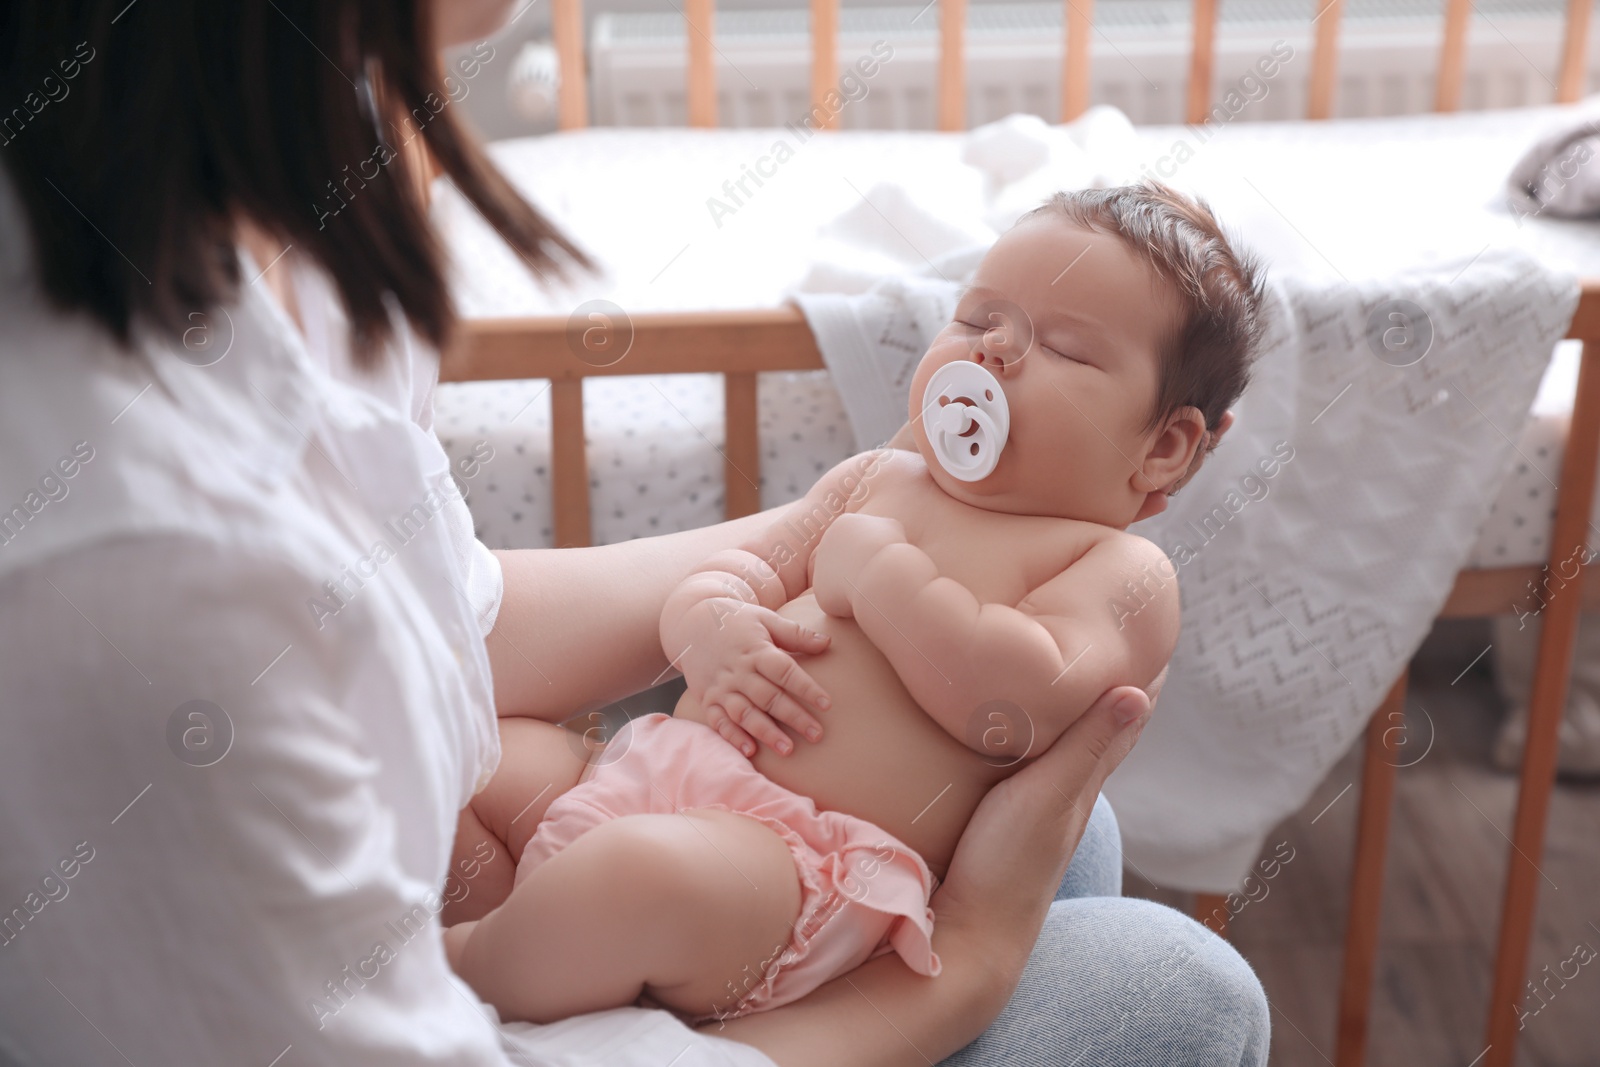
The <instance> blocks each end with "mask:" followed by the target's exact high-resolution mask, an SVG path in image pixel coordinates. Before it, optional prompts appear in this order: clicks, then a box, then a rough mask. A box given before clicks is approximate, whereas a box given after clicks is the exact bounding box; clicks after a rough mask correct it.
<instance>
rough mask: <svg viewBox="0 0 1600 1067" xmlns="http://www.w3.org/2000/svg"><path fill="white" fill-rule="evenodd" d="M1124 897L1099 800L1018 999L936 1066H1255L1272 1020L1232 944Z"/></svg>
mask: <svg viewBox="0 0 1600 1067" xmlns="http://www.w3.org/2000/svg"><path fill="white" fill-rule="evenodd" d="M1121 893H1122V836H1121V834H1120V833H1119V832H1118V830H1117V818H1116V816H1115V815H1113V814H1112V812H1111V805H1110V804H1108V803H1106V800H1105V798H1104V797H1101V798H1100V800H1099V802H1098V803H1097V804H1096V805H1095V808H1094V812H1093V814H1092V815H1091V816H1090V819H1089V826H1088V829H1087V830H1085V831H1084V835H1083V841H1082V843H1080V844H1079V845H1078V851H1077V852H1076V853H1075V854H1074V855H1073V857H1072V864H1071V866H1070V867H1068V868H1067V875H1066V877H1065V878H1064V879H1062V882H1061V888H1060V890H1059V891H1057V893H1056V901H1055V903H1054V904H1052V905H1051V906H1050V915H1049V917H1048V918H1047V919H1046V920H1045V924H1044V929H1043V931H1041V932H1040V934H1039V942H1038V944H1036V945H1035V946H1034V949H1033V955H1032V956H1031V957H1030V958H1029V960H1028V965H1027V967H1026V969H1024V971H1023V973H1022V981H1021V983H1019V984H1018V986H1017V991H1016V992H1015V993H1014V994H1013V995H1012V997H1011V1002H1010V1003H1009V1004H1007V1005H1006V1007H1005V1010H1004V1011H1002V1012H1001V1013H1000V1017H999V1018H997V1019H996V1020H995V1021H994V1023H993V1025H991V1026H990V1027H989V1029H988V1030H986V1031H984V1033H983V1034H982V1035H980V1036H979V1038H978V1039H977V1040H976V1041H974V1042H973V1043H972V1044H970V1045H968V1046H967V1047H966V1048H964V1049H962V1050H961V1051H960V1052H957V1053H956V1054H955V1055H954V1056H951V1057H950V1058H949V1059H947V1060H944V1061H943V1063H942V1064H941V1065H940V1067H1224V1065H1226V1067H1259V1065H1261V1064H1265V1063H1266V1062H1267V1045H1268V1041H1269V1038H1270V1037H1271V1029H1272V1026H1271V1018H1270V1017H1269V1015H1268V1011H1267V997H1266V994H1265V993H1264V992H1263V991H1262V989H1261V983H1260V981H1258V980H1257V978H1256V976H1255V972H1254V971H1252V970H1251V969H1250V965H1249V964H1248V963H1246V962H1245V961H1244V959H1243V958H1242V957H1240V955H1239V953H1237V952H1236V951H1234V949H1233V946H1231V945H1229V944H1228V943H1227V942H1226V941H1224V940H1222V939H1221V938H1220V937H1218V936H1217V935H1216V934H1213V933H1212V932H1211V931H1210V930H1207V929H1206V928H1205V927H1203V926H1201V925H1200V924H1199V923H1197V922H1195V921H1194V920H1193V919H1190V918H1189V917H1188V916H1186V915H1183V914H1182V913H1180V912H1177V911H1174V910H1172V909H1171V908H1169V907H1166V906H1165V905H1161V904H1156V903H1153V902H1151V901H1147V900H1131V899H1125V898H1124V897H1122V896H1121Z"/></svg>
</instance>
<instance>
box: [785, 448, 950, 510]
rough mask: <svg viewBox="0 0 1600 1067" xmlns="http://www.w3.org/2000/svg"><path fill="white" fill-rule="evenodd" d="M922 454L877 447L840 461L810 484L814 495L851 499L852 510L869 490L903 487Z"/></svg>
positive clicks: (877, 490)
mask: <svg viewBox="0 0 1600 1067" xmlns="http://www.w3.org/2000/svg"><path fill="white" fill-rule="evenodd" d="M921 462H922V457H921V456H919V455H917V454H916V453H915V452H907V451H905V450H903V449H898V448H887V447H885V448H876V449H870V450H868V451H866V452H858V453H856V454H855V455H853V456H850V457H849V458H848V459H845V460H842V461H840V462H839V463H838V464H836V465H835V466H834V467H833V469H832V470H830V471H828V472H827V473H826V474H824V475H823V476H822V477H821V478H818V479H817V483H816V485H815V486H813V487H812V490H811V491H812V493H813V494H814V495H826V494H837V495H839V496H842V497H843V498H844V499H845V500H848V501H850V502H851V507H850V510H852V511H853V510H855V506H856V505H859V504H860V503H861V502H862V501H863V500H864V499H865V497H866V495H867V494H868V493H877V492H880V491H883V490H887V489H889V488H891V487H898V486H903V485H905V484H906V483H907V481H908V480H909V479H910V478H912V477H913V476H914V475H915V474H916V472H917V467H918V465H919V464H921Z"/></svg>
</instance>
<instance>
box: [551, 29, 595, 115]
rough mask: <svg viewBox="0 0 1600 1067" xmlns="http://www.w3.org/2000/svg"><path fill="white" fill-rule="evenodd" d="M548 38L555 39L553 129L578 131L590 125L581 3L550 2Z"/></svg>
mask: <svg viewBox="0 0 1600 1067" xmlns="http://www.w3.org/2000/svg"><path fill="white" fill-rule="evenodd" d="M553 2H554V4H555V6H554V7H553V8H551V10H550V35H551V37H553V38H554V39H555V46H556V69H557V71H558V72H559V73H560V78H561V81H560V83H559V84H558V85H557V87H556V126H557V127H558V128H560V129H563V130H581V129H583V128H584V127H585V126H587V125H589V76H588V71H586V70H585V69H584V64H583V0H553Z"/></svg>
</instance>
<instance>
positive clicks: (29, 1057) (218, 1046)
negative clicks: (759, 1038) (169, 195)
mask: <svg viewBox="0 0 1600 1067" xmlns="http://www.w3.org/2000/svg"><path fill="white" fill-rule="evenodd" d="M62 207H63V209H66V207H67V206H66V205H62ZM26 233H27V231H26V228H25V226H24V223H23V219H22V217H21V215H20V212H19V208H18V204H17V201H16V198H15V194H14V192H13V190H12V188H11V184H10V181H9V179H8V178H7V177H6V176H5V175H4V173H3V172H0V1061H4V1062H13V1061H14V1062H16V1063H19V1064H56V1063H120V1062H128V1063H131V1064H138V1065H141V1067H142V1065H146V1064H174V1065H177V1064H191V1063H193V1064H200V1063H224V1062H226V1063H237V1064H256V1065H260V1067H273V1065H279V1064H281V1065H282V1067H291V1065H303V1064H328V1065H330V1067H333V1065H337V1067H378V1065H382V1067H403V1065H407V1064H425V1063H426V1064H443V1063H450V1064H505V1063H510V1062H513V1061H512V1059H510V1058H508V1057H513V1056H514V1057H515V1062H518V1063H523V1064H534V1065H574V1067H576V1065H587V1064H601V1063H604V1064H608V1065H623V1067H626V1065H631V1064H639V1065H641V1067H643V1065H645V1064H651V1065H654V1067H662V1065H664V1064H667V1063H669V1062H670V1063H672V1064H674V1065H675V1067H690V1065H711V1064H721V1065H737V1064H744V1065H751V1067H756V1065H766V1067H770V1065H771V1061H770V1060H768V1059H767V1058H766V1057H765V1056H763V1055H761V1054H760V1053H758V1052H756V1051H755V1050H753V1049H750V1048H748V1047H746V1046H743V1045H739V1044H736V1043H734V1042H732V1041H727V1040H724V1039H720V1038H716V1037H710V1036H704V1035H700V1034H696V1033H694V1032H693V1031H690V1030H688V1029H687V1028H685V1027H684V1026H683V1025H682V1024H681V1023H679V1022H678V1021H677V1020H676V1019H674V1018H673V1017H672V1016H670V1015H668V1014H666V1013H665V1012H659V1011H646V1010H644V1009H638V1008H621V1009H617V1010H615V1011H609V1012H600V1013H595V1014H593V1015H587V1016H581V1017H578V1018H575V1019H570V1020H567V1021H565V1022H562V1023H557V1024H555V1025H552V1026H543V1027H538V1026H531V1025H528V1024H512V1025H506V1026H500V1025H498V1024H497V1023H496V1019H495V1015H494V1012H493V1010H492V1009H491V1008H488V1007H486V1006H485V1005H483V1004H482V1003H481V1002H480V1001H479V1000H478V999H477V997H476V996H474V995H473V993H472V992H471V990H470V989H468V988H467V987H466V986H465V985H464V984H462V983H461V982H460V981H459V980H458V979H456V978H455V976H454V975H453V974H452V973H451V972H450V971H449V969H448V968H447V966H446V964H445V959H444V952H443V947H442V944H441V941H440V937H439V925H438V913H439V910H440V909H441V907H442V906H443V897H442V896H441V893H442V892H443V893H449V894H451V895H452V896H459V895H460V894H461V893H463V892H465V893H470V892H471V891H472V874H473V873H475V872H473V871H471V870H468V871H457V872H455V877H453V878H452V879H451V880H450V881H449V882H448V883H447V882H446V875H447V873H448V871H447V868H448V866H449V863H450V850H451V842H452V838H453V836H454V832H455V824H456V815H457V812H458V811H459V810H460V809H461V807H462V806H463V805H464V804H465V803H466V802H467V800H468V798H469V797H471V796H472V794H473V793H474V792H475V791H476V790H477V789H478V788H481V787H482V785H483V784H484V783H485V782H486V781H487V779H488V775H489V774H490V773H491V771H492V770H493V769H494V767H495V764H496V763H497V761H498V759H499V742H498V735H497V733H496V729H495V717H494V710H493V700H492V693H491V681H490V673H489V663H488V658H487V655H486V652H485V648H484V641H483V635H484V634H486V633H487V632H488V630H489V629H490V627H492V626H493V624H494V617H495V613H496V611H497V609H498V606H499V601H500V595H501V582H500V571H499V566H498V564H497V563H496V562H495V560H494V557H493V556H492V555H490V554H489V553H488V551H487V550H486V549H484V548H483V546H482V545H481V544H479V543H478V542H477V541H476V539H475V538H474V537H473V534H472V524H471V519H470V517H469V513H468V511H467V508H466V506H465V504H464V503H463V502H462V500H461V497H460V492H459V491H458V490H457V488H456V484H457V481H459V483H460V484H462V485H465V486H466V487H467V488H468V489H469V491H470V487H471V485H472V480H473V478H475V477H477V476H478V474H479V473H480V472H481V467H482V464H469V468H468V469H460V468H458V469H456V470H455V471H453V472H452V470H451V468H450V465H449V461H448V460H447V458H446V456H445V454H444V452H443V450H442V449H441V448H440V447H439V445H438V442H437V440H436V439H435V438H434V436H433V434H432V432H431V426H432V393H433V386H434V381H435V379H436V377H437V361H436V359H435V358H434V356H433V354H432V353H431V352H429V351H427V350H425V349H424V348H423V347H422V346H420V345H418V344H417V343H415V342H414V341H413V340H412V338H411V336H410V335H409V334H408V333H407V332H406V331H405V330H404V328H403V326H402V329H401V331H400V334H399V338H398V340H397V342H396V343H395V345H394V347H393V351H392V352H391V353H390V354H389V355H390V358H389V360H388V362H387V363H386V364H385V365H384V366H383V368H382V369H381V371H380V372H379V373H377V374H375V375H367V374H363V373H361V372H359V371H357V370H356V369H355V368H354V367H353V365H352V364H351V362H350V359H349V355H348V351H347V349H346V348H345V345H344V342H343V327H344V319H343V315H342V312H341V310H340V308H339V305H338V303H337V301H336V300H335V299H334V298H333V296H332V292H331V289H330V288H329V286H328V284H327V282H326V280H325V279H324V278H322V277H321V276H320V275H319V274H318V273H316V272H315V271H312V270H309V269H303V268H292V267H291V265H290V262H289V261H288V260H285V261H284V262H281V263H278V264H276V265H275V266H272V267H271V268H270V269H272V270H289V269H293V270H295V274H294V285H295V290H296V297H297V301H298V304H299V308H300V311H301V315H302V318H303V319H304V324H305V331H306V332H305V341H304V343H302V340H301V335H300V333H299V331H297V330H296V329H295V328H294V326H293V324H292V323H291V322H290V321H289V320H288V319H287V317H286V316H285V315H284V313H283V312H282V310H281V309H280V308H279V307H278V305H277V304H276V302H275V301H274V300H273V299H272V298H271V297H270V296H269V295H268V294H267V292H266V291H265V286H264V284H257V283H256V282H253V281H252V282H251V283H250V284H247V285H245V287H244V290H243V294H242V296H241V298H240V300H239V301H238V303H237V304H236V305H234V306H232V307H229V308H226V309H223V310H219V311H218V312H216V313H214V314H212V315H210V316H209V317H208V316H205V315H202V314H200V313H198V312H197V313H196V314H195V315H194V316H192V318H191V322H192V323H193V325H192V327H191V328H190V330H189V331H188V333H187V334H186V335H185V338H184V339H183V343H181V344H176V343H170V342H164V341H160V340H155V339H151V338H149V337H141V338H138V339H137V340H136V342H135V344H134V346H133V349H134V350H133V351H132V352H126V351H122V350H119V349H117V348H116V346H115V345H114V344H113V342H112V341H111V340H110V339H109V338H108V337H107V336H106V335H105V334H104V333H103V331H101V330H100V329H99V328H98V327H96V326H94V325H92V324H91V323H89V322H88V321H87V320H85V319H84V318H83V317H82V316H76V315H74V316H65V315H62V314H60V313H58V312H56V311H55V310H54V309H52V308H51V307H50V306H49V304H48V302H47V301H46V299H45V298H44V296H43V295H42V293H41V291H40V289H39V286H38V283H37V280H36V278H35V276H34V266H33V259H32V255H31V253H30V250H29V247H28V245H29V239H28V238H27V236H26ZM291 258H292V257H291ZM244 262H245V264H246V266H245V270H246V271H247V272H248V274H249V275H250V277H252V278H255V277H256V276H257V275H258V273H259V270H260V268H259V267H252V266H250V265H249V264H250V261H249V259H248V257H247V256H246V257H245V259H244ZM133 266H134V269H135V270H139V269H148V266H149V265H147V264H133ZM493 462H496V460H495V459H494V458H493V457H492V455H490V456H488V457H487V458H485V459H484V460H483V464H488V463H493ZM452 475H454V478H453V477H452ZM536 964H537V961H530V965H536Z"/></svg>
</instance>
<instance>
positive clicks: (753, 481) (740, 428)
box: [722, 374, 761, 519]
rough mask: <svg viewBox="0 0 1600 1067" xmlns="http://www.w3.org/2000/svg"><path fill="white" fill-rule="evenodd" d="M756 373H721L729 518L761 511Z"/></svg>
mask: <svg viewBox="0 0 1600 1067" xmlns="http://www.w3.org/2000/svg"><path fill="white" fill-rule="evenodd" d="M757 411H758V404H757V402H756V376H755V375H754V374H724V375H723V376H722V419H723V425H724V428H725V429H724V433H725V436H724V438H723V445H722V449H723V451H722V458H723V460H724V463H723V479H724V482H725V484H726V486H727V492H726V494H725V496H724V498H723V510H724V514H726V515H727V517H728V518H730V519H737V518H741V517H743V516H745V515H754V514H755V513H756V512H758V511H760V510H761V434H760V426H759V423H758V421H757Z"/></svg>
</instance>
